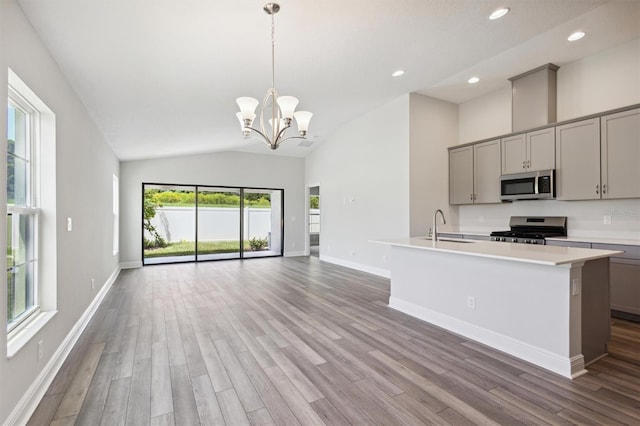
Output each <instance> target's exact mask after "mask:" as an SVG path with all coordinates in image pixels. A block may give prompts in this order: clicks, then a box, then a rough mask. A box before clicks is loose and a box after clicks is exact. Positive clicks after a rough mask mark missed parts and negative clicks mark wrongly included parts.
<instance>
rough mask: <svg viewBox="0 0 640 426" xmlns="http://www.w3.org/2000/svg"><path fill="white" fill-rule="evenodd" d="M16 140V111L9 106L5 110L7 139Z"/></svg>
mask: <svg viewBox="0 0 640 426" xmlns="http://www.w3.org/2000/svg"><path fill="white" fill-rule="evenodd" d="M15 138H16V110H15V109H14V108H13V107H12V106H11V105H9V108H7V139H12V140H15Z"/></svg>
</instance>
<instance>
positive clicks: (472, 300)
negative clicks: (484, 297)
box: [467, 296, 476, 309]
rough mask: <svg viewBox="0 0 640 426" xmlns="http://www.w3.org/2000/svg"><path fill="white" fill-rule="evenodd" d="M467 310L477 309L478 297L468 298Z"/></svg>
mask: <svg viewBox="0 0 640 426" xmlns="http://www.w3.org/2000/svg"><path fill="white" fill-rule="evenodd" d="M467 308H469V309H475V308H476V297H475V296H467Z"/></svg>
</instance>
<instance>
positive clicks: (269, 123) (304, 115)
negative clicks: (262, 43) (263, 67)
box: [236, 3, 313, 149]
mask: <svg viewBox="0 0 640 426" xmlns="http://www.w3.org/2000/svg"><path fill="white" fill-rule="evenodd" d="M263 9H264V11H265V12H266V13H267V14H268V15H271V88H270V89H268V90H267V94H266V95H265V97H264V100H263V101H262V106H261V108H260V129H256V128H255V127H252V126H253V121H254V119H255V118H256V112H255V111H256V108H257V107H258V105H259V104H260V102H259V101H258V100H257V99H255V98H251V97H240V98H238V99H236V103H237V104H238V107H240V112H238V113H236V116H237V117H238V120H239V121H240V126H241V127H242V134H243V135H244V138H245V139H246V138H248V137H249V136H250V135H251V132H255V133H257V134H258V135H260V136H261V137H262V139H264V142H265V143H266V144H267V146H268V147H269V148H270V149H277V148H278V147H279V146H280V144H281V143H282V142H284V141H286V140H289V139H306V136H307V131H308V129H309V122H310V121H311V116H313V114H312V113H310V112H308V111H295V109H296V106H298V99H297V98H294V97H293V96H280V95H279V93H278V91H277V90H276V86H275V23H274V15H275V14H276V13H278V11H279V10H280V6H279V5H278V4H277V3H267V4H266V5H265V6H264V8H263ZM265 117H270V118H269V119H268V120H266V119H265ZM294 118H295V120H296V123H297V125H298V133H299V135H300V136H289V137H286V131H287V129H289V127H291V121H292V120H293V119H294Z"/></svg>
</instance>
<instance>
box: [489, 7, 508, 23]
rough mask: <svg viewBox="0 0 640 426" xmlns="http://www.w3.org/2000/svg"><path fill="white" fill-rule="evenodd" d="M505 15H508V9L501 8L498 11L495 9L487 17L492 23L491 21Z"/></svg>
mask: <svg viewBox="0 0 640 426" xmlns="http://www.w3.org/2000/svg"><path fill="white" fill-rule="evenodd" d="M507 13H509V8H508V7H501V8H500V9H497V10H496V11H495V12H493V13H492V14H491V15H489V19H491V20H492V21H493V20H496V19H499V18H502V17H503V16H504V15H506V14H507Z"/></svg>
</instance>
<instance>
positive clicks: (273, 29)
mask: <svg viewBox="0 0 640 426" xmlns="http://www.w3.org/2000/svg"><path fill="white" fill-rule="evenodd" d="M274 15H275V14H272V15H271V87H272V88H275V87H276V41H275V40H276V25H275V19H274Z"/></svg>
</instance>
